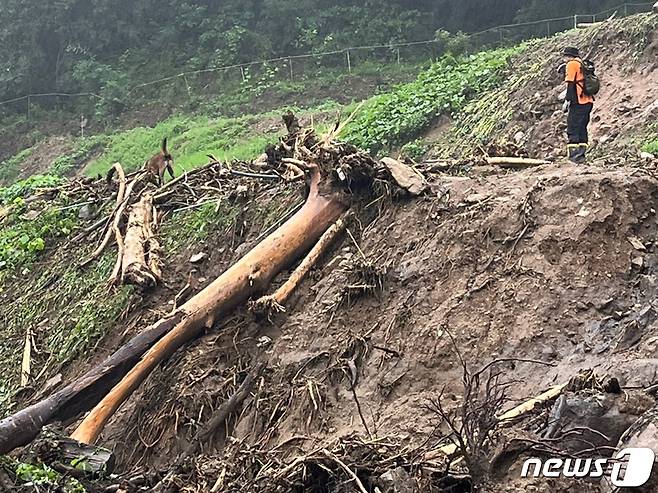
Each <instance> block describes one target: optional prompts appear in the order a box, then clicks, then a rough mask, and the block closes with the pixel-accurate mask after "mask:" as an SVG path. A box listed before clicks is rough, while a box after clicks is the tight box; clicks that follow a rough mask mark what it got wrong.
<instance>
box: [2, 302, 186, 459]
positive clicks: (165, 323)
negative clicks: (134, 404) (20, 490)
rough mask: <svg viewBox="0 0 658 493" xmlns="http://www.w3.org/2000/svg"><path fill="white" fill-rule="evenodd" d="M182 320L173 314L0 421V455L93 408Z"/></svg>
mask: <svg viewBox="0 0 658 493" xmlns="http://www.w3.org/2000/svg"><path fill="white" fill-rule="evenodd" d="M182 317H183V312H182V311H180V310H177V311H175V312H174V313H172V314H171V315H169V316H168V317H166V318H164V319H162V320H160V321H158V322H157V323H155V324H154V325H152V326H151V327H149V328H148V329H146V330H144V331H143V332H142V333H140V334H139V335H137V336H136V337H134V338H133V339H131V340H130V341H129V342H128V343H126V344H125V345H123V346H122V347H121V348H119V349H118V350H117V351H116V352H114V354H112V355H111V356H110V357H108V358H107V359H106V360H105V361H103V362H102V363H100V364H99V365H97V366H96V367H94V368H92V369H91V370H89V371H88V372H87V373H85V374H84V375H82V376H81V377H79V378H78V379H77V380H75V381H74V382H72V383H70V384H69V385H67V386H66V387H64V388H62V389H61V390H59V391H57V392H56V393H54V394H52V395H51V396H49V397H47V398H45V399H43V400H41V401H39V402H37V403H35V404H32V405H31V406H29V407H26V408H25V409H22V410H21V411H18V412H17V413H15V414H13V415H12V416H9V417H7V418H5V419H3V420H2V421H0V454H6V453H8V452H11V451H12V450H13V449H15V448H16V447H20V446H23V445H27V444H28V443H30V442H31V441H32V440H33V439H34V438H36V437H37V435H38V434H39V432H40V431H41V428H42V427H43V426H44V425H46V424H48V423H53V422H57V421H68V420H70V419H71V418H74V417H75V416H77V415H78V414H80V413H82V412H85V411H87V410H89V409H90V408H91V407H93V406H94V405H95V404H96V403H97V402H98V401H99V400H100V399H101V398H102V396H103V395H104V394H105V393H106V392H107V391H108V390H109V389H111V388H112V386H113V385H114V384H115V383H116V382H117V381H119V379H120V378H121V377H122V376H123V375H125V373H126V372H127V371H128V370H129V369H130V368H131V367H132V366H133V365H134V364H135V363H136V362H137V361H138V360H139V358H140V356H141V355H142V354H144V352H146V350H147V349H148V348H149V347H151V346H152V345H153V344H154V343H155V341H157V340H158V339H160V338H161V337H162V336H163V335H164V334H166V333H167V332H169V330H171V329H172V328H173V327H174V326H175V325H176V323H177V322H179V321H180V320H181V319H182Z"/></svg>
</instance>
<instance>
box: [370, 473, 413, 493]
mask: <svg viewBox="0 0 658 493" xmlns="http://www.w3.org/2000/svg"><path fill="white" fill-rule="evenodd" d="M377 484H378V487H379V489H380V491H381V492H382V493H413V492H414V491H416V489H415V487H414V486H415V482H414V480H413V478H412V477H411V475H410V474H409V473H408V472H407V471H405V470H404V469H403V468H402V467H397V468H395V469H391V470H390V471H386V472H385V473H384V474H382V475H381V476H379V478H378V481H377Z"/></svg>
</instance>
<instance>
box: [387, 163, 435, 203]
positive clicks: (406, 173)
mask: <svg viewBox="0 0 658 493" xmlns="http://www.w3.org/2000/svg"><path fill="white" fill-rule="evenodd" d="M380 163H381V164H382V166H383V167H384V169H386V170H387V171H388V172H389V173H390V175H391V177H392V178H393V180H394V181H395V183H397V184H398V185H399V186H400V187H401V188H403V189H404V190H406V191H407V192H409V193H410V194H411V195H421V194H423V193H424V192H426V191H427V190H428V189H429V185H428V183H427V180H425V178H424V177H423V175H421V174H420V173H419V172H417V171H416V170H414V169H413V168H412V167H411V166H409V165H407V164H405V163H402V162H400V161H398V160H396V159H392V158H389V157H385V158H383V159H382V160H381V161H380Z"/></svg>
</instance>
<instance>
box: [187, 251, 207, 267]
mask: <svg viewBox="0 0 658 493" xmlns="http://www.w3.org/2000/svg"><path fill="white" fill-rule="evenodd" d="M207 258H208V254H207V253H205V252H200V253H197V254H196V255H192V256H191V257H190V263H191V264H200V263H201V262H203V261H204V260H206V259H207Z"/></svg>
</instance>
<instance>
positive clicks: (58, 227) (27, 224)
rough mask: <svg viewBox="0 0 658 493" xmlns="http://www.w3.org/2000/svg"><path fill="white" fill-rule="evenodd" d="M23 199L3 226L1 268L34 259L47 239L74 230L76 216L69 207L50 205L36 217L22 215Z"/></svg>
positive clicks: (1, 234) (16, 204)
mask: <svg viewBox="0 0 658 493" xmlns="http://www.w3.org/2000/svg"><path fill="white" fill-rule="evenodd" d="M23 204H24V202H23V199H22V198H20V197H17V198H16V199H14V204H13V205H12V208H13V209H12V213H11V215H10V217H9V218H8V219H7V221H8V222H9V224H8V225H6V226H5V227H3V228H2V229H0V270H2V269H8V268H15V267H18V266H20V265H23V264H25V263H27V262H30V261H32V260H34V259H35V258H36V257H37V255H38V254H39V253H40V252H41V251H43V250H44V249H45V248H46V242H47V241H50V240H51V239H54V238H56V237H59V236H66V235H68V234H70V233H71V231H73V229H74V228H75V227H76V224H77V217H76V216H75V215H74V214H73V213H72V212H68V211H59V210H57V209H49V210H45V211H43V212H42V213H41V214H40V215H39V216H38V217H37V218H36V219H23V218H22V217H20V212H21V211H22V209H23V207H24V205H23Z"/></svg>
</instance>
